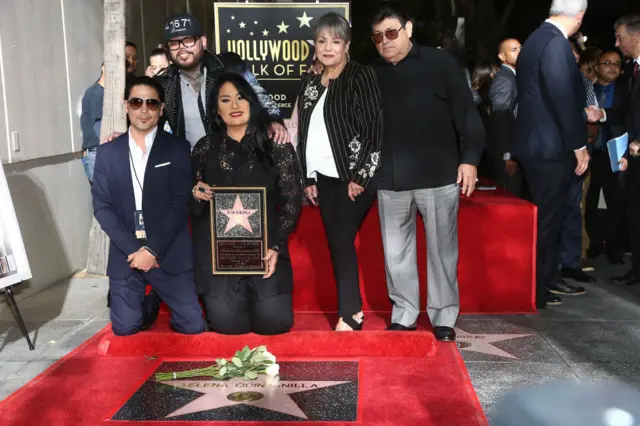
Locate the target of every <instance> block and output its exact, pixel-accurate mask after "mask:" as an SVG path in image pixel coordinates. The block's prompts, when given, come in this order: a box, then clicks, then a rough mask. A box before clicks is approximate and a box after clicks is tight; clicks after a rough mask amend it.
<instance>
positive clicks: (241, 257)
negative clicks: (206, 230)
mask: <svg viewBox="0 0 640 426" xmlns="http://www.w3.org/2000/svg"><path fill="white" fill-rule="evenodd" d="M266 203H267V190H266V188H264V187H260V188H249V187H245V188H243V187H213V198H212V199H211V247H212V256H213V257H212V259H213V275H234V274H235V275H238V274H239V275H262V274H265V273H266V272H267V271H266V264H265V262H264V261H263V259H264V257H265V256H266V254H267V253H266V249H267V204H266Z"/></svg>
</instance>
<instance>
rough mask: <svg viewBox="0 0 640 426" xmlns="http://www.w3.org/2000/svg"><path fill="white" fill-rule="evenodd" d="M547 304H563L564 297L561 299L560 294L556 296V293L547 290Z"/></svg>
mask: <svg viewBox="0 0 640 426" xmlns="http://www.w3.org/2000/svg"><path fill="white" fill-rule="evenodd" d="M545 304H546V305H549V306H558V305H562V299H560V298H559V297H558V296H556V295H555V294H553V293H551V292H550V291H549V292H547V297H546V300H545Z"/></svg>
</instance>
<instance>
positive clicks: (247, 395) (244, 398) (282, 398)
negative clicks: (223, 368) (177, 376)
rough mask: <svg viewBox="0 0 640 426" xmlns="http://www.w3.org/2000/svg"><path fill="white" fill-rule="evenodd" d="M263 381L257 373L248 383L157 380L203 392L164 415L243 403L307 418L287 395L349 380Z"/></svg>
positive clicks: (175, 414) (242, 380) (195, 411)
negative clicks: (256, 377) (256, 376)
mask: <svg viewBox="0 0 640 426" xmlns="http://www.w3.org/2000/svg"><path fill="white" fill-rule="evenodd" d="M267 380H268V379H266V378H265V376H260V377H259V378H258V379H256V380H253V381H250V382H249V381H246V380H244V379H242V378H239V377H236V378H233V379H231V380H228V381H220V380H169V381H166V382H161V383H163V384H165V385H169V386H173V387H176V388H180V389H187V390H190V391H195V392H200V393H201V394H203V395H202V396H201V397H199V398H198V399H196V400H194V401H191V402H189V403H188V404H186V405H184V406H182V407H180V408H178V409H177V410H175V411H174V412H172V413H170V414H169V415H167V416H166V417H165V418H169V417H176V416H182V415H185V414H191V413H197V412H200V411H208V410H215V409H216V408H222V407H231V406H234V405H242V404H246V405H250V406H253V407H259V408H264V409H267V410H270V411H275V412H278V413H284V414H288V415H290V416H294V417H298V418H301V419H308V417H307V415H306V414H305V413H304V411H302V410H301V409H300V407H299V406H298V404H296V403H295V401H294V400H293V399H291V397H290V396H289V395H290V394H293V393H299V392H305V391H310V390H315V389H322V388H328V387H331V386H337V385H342V384H345V383H351V382H348V381H347V382H338V381H312V380H306V381H303V380H294V381H289V380H280V381H279V382H278V383H273V384H270V383H268V382H267Z"/></svg>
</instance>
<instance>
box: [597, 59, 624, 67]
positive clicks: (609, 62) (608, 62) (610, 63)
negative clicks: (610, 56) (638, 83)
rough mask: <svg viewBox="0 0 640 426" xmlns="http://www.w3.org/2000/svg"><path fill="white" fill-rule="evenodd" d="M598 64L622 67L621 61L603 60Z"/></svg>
mask: <svg viewBox="0 0 640 426" xmlns="http://www.w3.org/2000/svg"><path fill="white" fill-rule="evenodd" d="M598 65H604V66H605V67H616V68H622V62H611V61H604V62H601V63H599V64H598Z"/></svg>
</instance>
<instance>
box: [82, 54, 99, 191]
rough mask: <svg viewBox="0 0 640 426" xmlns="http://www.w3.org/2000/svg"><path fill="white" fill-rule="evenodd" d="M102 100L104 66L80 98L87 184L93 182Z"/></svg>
mask: <svg viewBox="0 0 640 426" xmlns="http://www.w3.org/2000/svg"><path fill="white" fill-rule="evenodd" d="M103 99H104V64H102V71H101V72H100V78H99V79H98V81H96V82H95V83H94V84H92V85H91V87H89V88H88V89H87V90H86V91H85V92H84V96H83V97H82V115H80V128H81V129H82V165H83V166H84V172H85V173H86V175H87V179H89V182H93V168H94V166H95V164H96V150H97V148H98V145H100V123H101V122H102V101H103Z"/></svg>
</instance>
